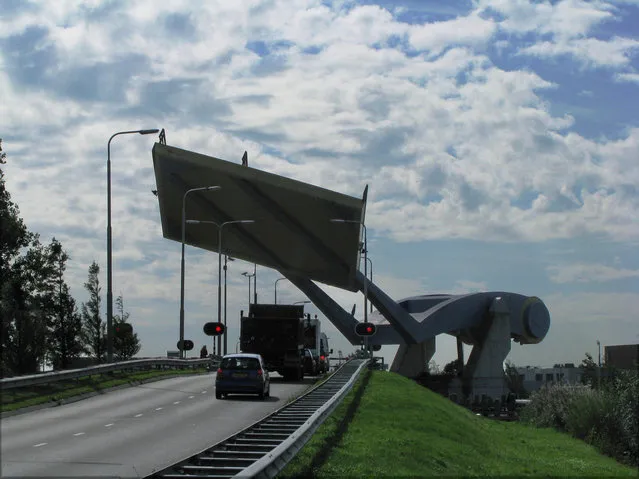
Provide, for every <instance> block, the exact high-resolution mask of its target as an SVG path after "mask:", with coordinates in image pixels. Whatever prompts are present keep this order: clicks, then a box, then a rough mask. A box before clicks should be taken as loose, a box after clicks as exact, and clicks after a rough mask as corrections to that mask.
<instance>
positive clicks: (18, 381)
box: [0, 358, 216, 390]
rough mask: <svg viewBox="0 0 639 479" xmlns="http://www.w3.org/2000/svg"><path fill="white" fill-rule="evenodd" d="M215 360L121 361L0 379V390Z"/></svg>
mask: <svg viewBox="0 0 639 479" xmlns="http://www.w3.org/2000/svg"><path fill="white" fill-rule="evenodd" d="M215 362H216V360H214V359H211V358H206V359H168V358H156V359H134V360H132V361H121V362H117V363H110V364H102V365H98V366H90V367H88V368H82V369H69V370H66V371H55V372H50V373H41V374H32V375H29V376H19V377H13V378H4V379H0V389H1V390H5V389H13V388H20V387H26V386H35V385H39V384H49V383H53V382H56V381H63V380H65V379H77V378H81V377H85V376H92V375H94V374H104V373H109V372H113V371H131V370H134V369H146V368H152V367H170V368H176V369H187V368H196V367H201V366H208V365H210V366H212V367H215V366H216V364H215Z"/></svg>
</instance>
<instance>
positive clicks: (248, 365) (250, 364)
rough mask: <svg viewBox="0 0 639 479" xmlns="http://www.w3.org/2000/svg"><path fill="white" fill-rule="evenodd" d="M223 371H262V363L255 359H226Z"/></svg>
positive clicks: (223, 361) (223, 363)
mask: <svg viewBox="0 0 639 479" xmlns="http://www.w3.org/2000/svg"><path fill="white" fill-rule="evenodd" d="M221 368H222V369H249V370H256V369H260V362H259V361H258V360H257V359H255V358H224V359H222V365H221Z"/></svg>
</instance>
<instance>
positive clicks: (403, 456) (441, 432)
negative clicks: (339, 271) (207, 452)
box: [278, 371, 637, 478]
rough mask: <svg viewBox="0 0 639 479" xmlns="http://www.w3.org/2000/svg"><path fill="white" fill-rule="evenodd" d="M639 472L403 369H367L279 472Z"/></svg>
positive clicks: (285, 474) (307, 474) (582, 474)
mask: <svg viewBox="0 0 639 479" xmlns="http://www.w3.org/2000/svg"><path fill="white" fill-rule="evenodd" d="M439 475H453V476H462V477H464V476H465V477H472V476H508V477H515V476H520V475H522V476H524V475H525V476H572V477H587V476H588V477H601V476H629V477H637V469H633V468H631V467H627V466H624V465H622V464H619V463H618V462H616V461H615V460H614V459H612V458H609V457H606V456H603V455H601V454H600V453H598V452H597V450H596V449H595V448H593V447H592V446H589V445H587V444H585V443H584V442H582V441H580V440H578V439H574V438H572V437H570V436H568V435H567V434H563V433H560V432H557V431H555V430H552V429H538V428H535V427H534V426H530V425H526V424H521V423H516V422H502V421H496V420H492V419H487V418H484V417H482V416H476V415H474V414H473V413H472V412H470V411H468V410H467V409H464V408H462V407H459V406H457V405H455V404H453V403H452V402H451V401H449V400H448V399H446V398H444V397H442V396H440V395H438V394H436V393H433V392H432V391H430V390H428V389H426V388H424V387H422V386H419V385H417V384H416V383H414V382H413V381H411V380H409V379H406V378H403V377H401V376H399V375H397V374H391V373H387V372H382V371H374V372H372V373H365V375H364V376H363V377H362V378H360V379H359V381H358V383H357V384H356V385H355V387H354V388H353V390H352V391H351V392H350V393H349V395H348V396H347V397H346V399H345V401H344V402H343V403H342V404H341V405H340V406H338V408H337V409H336V410H335V411H334V413H333V414H332V415H331V416H330V417H329V418H328V419H327V420H326V421H325V422H324V424H323V425H322V426H321V427H320V428H319V429H318V430H317V432H316V433H315V435H314V436H313V437H312V438H311V440H310V441H309V442H308V443H307V444H306V446H305V447H304V448H303V449H302V450H301V451H300V452H299V454H298V455H297V456H296V457H295V459H294V460H293V461H292V462H291V463H290V464H289V465H288V466H287V467H286V469H284V471H282V473H281V474H280V475H279V476H278V477H300V478H301V477H318V478H320V477H327V478H330V477H384V476H386V477H388V476H394V477H399V476H412V477H425V476H439Z"/></svg>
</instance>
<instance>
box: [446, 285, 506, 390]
mask: <svg viewBox="0 0 639 479" xmlns="http://www.w3.org/2000/svg"><path fill="white" fill-rule="evenodd" d="M510 314H511V313H510V309H509V308H508V305H507V303H506V302H505V301H504V300H502V298H500V297H497V298H495V299H494V300H493V302H492V303H491V305H490V309H489V311H488V314H487V315H486V319H485V320H484V323H483V324H481V325H478V327H476V328H473V329H472V331H469V333H470V334H471V335H472V337H473V340H474V341H473V342H474V346H473V349H472V351H471V353H470V357H469V358H468V362H467V363H466V364H465V365H464V368H463V374H462V377H461V378H455V379H454V380H453V381H452V382H451V384H450V386H449V389H448V390H449V394H457V395H458V396H459V397H465V398H469V399H470V400H471V401H472V400H475V399H481V397H482V396H483V395H485V396H487V397H490V398H493V399H499V398H501V396H502V395H506V394H508V392H509V391H508V386H507V385H506V377H505V373H504V361H505V360H506V357H507V356H508V353H510V341H511V336H510V334H511V330H510V321H511V318H510Z"/></svg>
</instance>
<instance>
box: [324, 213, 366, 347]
mask: <svg viewBox="0 0 639 479" xmlns="http://www.w3.org/2000/svg"><path fill="white" fill-rule="evenodd" d="M331 223H355V224H358V225H361V227H362V228H363V229H364V322H365V323H368V268H367V266H368V244H367V240H366V225H365V224H364V222H363V221H357V220H343V219H332V220H331ZM364 343H365V346H366V349H367V350H368V337H367V336H365V337H364Z"/></svg>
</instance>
